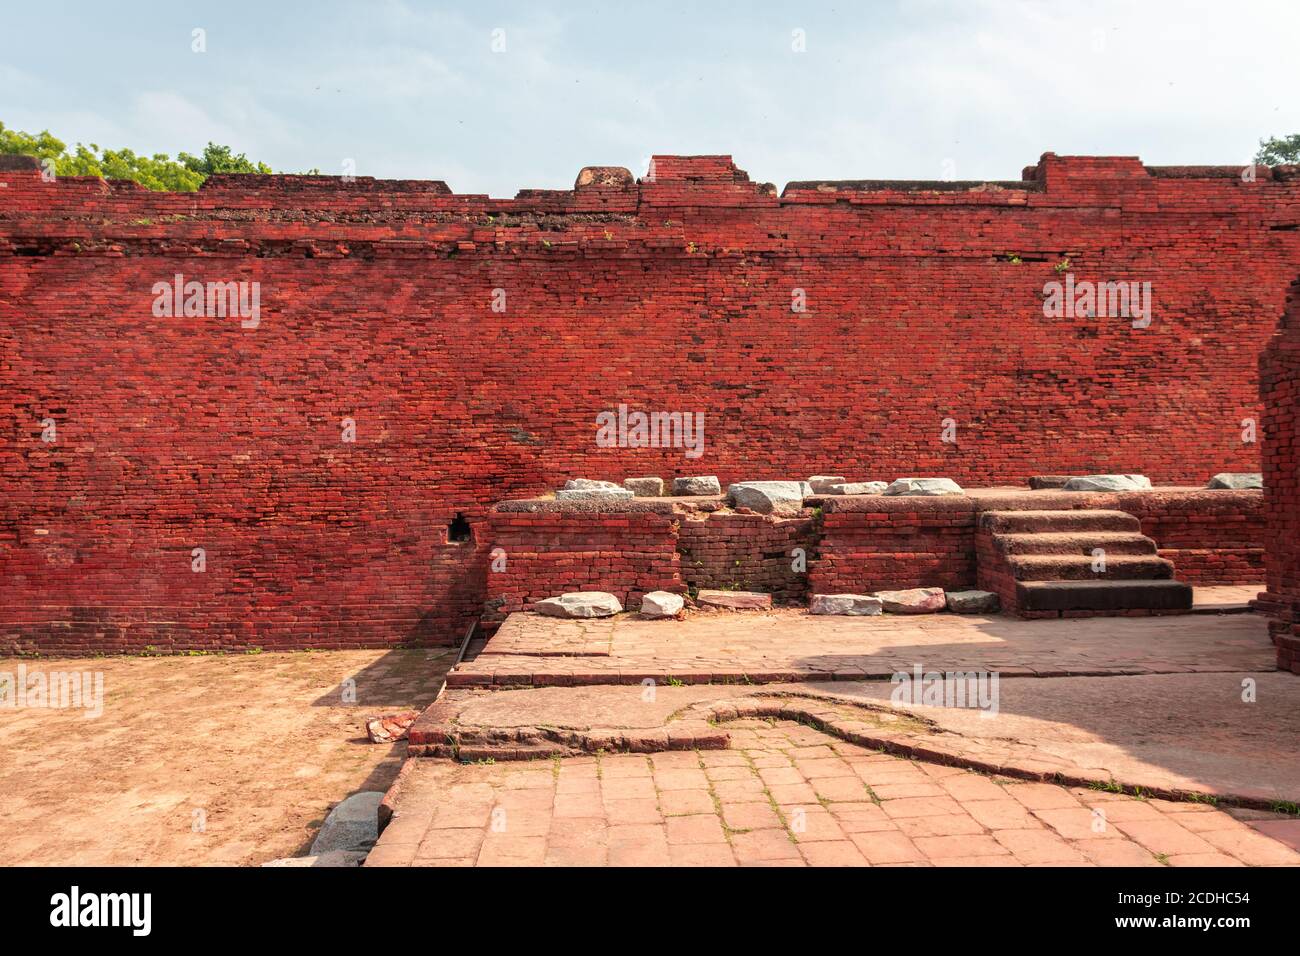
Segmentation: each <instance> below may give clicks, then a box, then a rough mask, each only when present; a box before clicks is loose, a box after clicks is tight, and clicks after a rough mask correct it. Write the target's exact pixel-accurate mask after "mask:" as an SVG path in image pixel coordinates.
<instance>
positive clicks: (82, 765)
mask: <svg viewBox="0 0 1300 956" xmlns="http://www.w3.org/2000/svg"><path fill="white" fill-rule="evenodd" d="M453 657H454V652H453V651H449V650H445V649H441V648H439V649H431V650H389V651H384V650H366V651H321V652H314V653H287V654H257V655H225V656H209V657H155V658H141V657H126V658H102V659H84V658H83V659H77V660H52V659H39V660H23V661H20V660H17V659H14V658H2V659H0V671H4V672H9V673H16V671H17V668H18V665H19V664H24V665H25V666H26V668H27V669H28V671H33V670H42V671H46V672H49V671H56V670H61V671H83V670H89V671H96V672H102V673H103V675H104V698H105V703H104V710H103V715H102V716H100V717H98V718H90V717H87V716H86V715H85V713H84V712H83V711H79V710H57V709H48V708H41V709H36V708H25V709H0V865H15V864H27V865H41V866H44V865H61V864H63V865H71V864H77V865H109V866H123V865H139V866H148V865H164V864H178V865H203V864H218V865H256V864H260V863H263V862H265V861H267V860H270V859H274V858H276V857H281V856H294V855H298V854H300V853H302V852H305V850H306V849H307V847H308V846H309V845H310V843H311V841H312V839H313V837H314V835H315V832H316V829H317V828H318V827H319V825H320V823H321V822H322V820H323V819H324V817H325V815H326V813H327V812H328V811H329V809H330V807H332V806H333V805H334V804H336V803H338V802H339V801H340V800H342V799H344V798H345V797H347V796H349V795H350V794H352V793H355V792H357V791H361V790H386V789H387V788H388V786H389V784H390V783H391V782H392V779H393V777H394V776H395V775H396V773H397V771H398V769H399V767H400V765H401V761H402V759H403V756H404V754H405V750H406V744H405V742H402V743H399V744H395V745H379V744H371V743H369V742H368V741H367V739H366V733H365V720H366V718H367V717H372V716H377V715H379V714H383V713H391V712H393V711H397V710H418V709H421V708H423V707H424V706H426V705H427V704H429V703H430V702H431V701H432V700H433V697H434V695H435V694H436V693H437V691H438V688H439V686H440V684H441V681H442V677H443V674H444V673H445V672H446V669H447V667H448V666H450V663H451V661H452V659H453ZM349 678H351V679H352V680H354V681H355V687H356V703H355V704H345V703H344V702H343V692H344V687H345V684H344V682H345V681H346V680H347V679H349Z"/></svg>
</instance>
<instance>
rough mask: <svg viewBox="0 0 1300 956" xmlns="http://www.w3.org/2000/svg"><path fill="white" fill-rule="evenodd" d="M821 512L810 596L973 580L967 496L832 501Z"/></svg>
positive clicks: (972, 516) (970, 583) (972, 522)
mask: <svg viewBox="0 0 1300 956" xmlns="http://www.w3.org/2000/svg"><path fill="white" fill-rule="evenodd" d="M826 508H827V511H826V513H825V514H824V515H823V518H822V522H823V523H822V539H821V541H820V542H819V544H818V545H817V549H818V559H817V561H816V562H814V563H813V565H812V566H811V568H810V572H811V573H810V575H809V577H810V586H811V590H812V592H813V593H814V594H864V593H866V592H869V591H876V590H889V589H896V588H913V587H942V588H949V589H961V588H965V587H972V586H974V584H975V506H974V504H973V503H972V502H971V501H970V499H968V498H962V497H956V498H864V499H857V500H845V501H831V500H828V501H827V503H826Z"/></svg>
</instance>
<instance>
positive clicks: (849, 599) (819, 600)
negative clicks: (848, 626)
mask: <svg viewBox="0 0 1300 956" xmlns="http://www.w3.org/2000/svg"><path fill="white" fill-rule="evenodd" d="M882 611H883V605H882V604H881V602H880V598H878V597H875V596H873V595H869V594H814V595H813V596H812V600H811V601H809V602H808V613H809V614H843V615H847V616H850V617H869V616H871V615H876V614H880V613H882Z"/></svg>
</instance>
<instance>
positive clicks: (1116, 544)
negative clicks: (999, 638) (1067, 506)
mask: <svg viewBox="0 0 1300 956" xmlns="http://www.w3.org/2000/svg"><path fill="white" fill-rule="evenodd" d="M975 549H976V557H977V563H978V571H977V574H978V579H979V587H981V588H983V589H984V590H986V591H993V592H995V593H996V594H997V595H998V597H999V598H1000V599H1001V601H1002V608H1003V610H1006V611H1010V612H1012V613H1014V614H1018V615H1020V616H1021V617H1085V616H1089V615H1128V614H1177V613H1182V612H1186V611H1190V610H1191V607H1192V589H1191V586H1190V585H1187V584H1183V583H1181V582H1179V581H1175V580H1173V577H1174V566H1173V565H1172V564H1171V563H1169V562H1168V561H1167V560H1165V559H1164V558H1162V557H1160V556H1159V555H1158V554H1157V553H1156V543H1155V542H1154V541H1152V540H1151V539H1150V538H1148V537H1146V536H1145V535H1143V534H1142V532H1141V525H1140V523H1139V522H1138V519H1137V518H1136V517H1134V516H1133V515H1131V514H1127V513H1126V512H1123V511H1101V510H1090V509H1079V510H1071V511H985V512H982V513H981V514H980V517H979V524H978V527H977V530H976V536H975ZM1098 549H1100V552H1101V553H1100V555H1098V554H1096V553H1095V552H1097V551H1098Z"/></svg>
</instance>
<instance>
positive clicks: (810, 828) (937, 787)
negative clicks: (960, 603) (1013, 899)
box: [366, 720, 1300, 866]
mask: <svg viewBox="0 0 1300 956" xmlns="http://www.w3.org/2000/svg"><path fill="white" fill-rule="evenodd" d="M729 729H731V730H732V731H733V744H732V746H733V749H731V750H725V751H678V752H671V753H660V754H653V755H639V754H617V755H600V756H595V757H573V758H565V759H556V760H548V761H537V762H511V763H499V764H470V765H463V764H456V763H452V762H449V761H444V760H434V759H426V760H419V761H416V762H415V763H414V764H413V765H412V766H411V767H410V770H409V776H408V777H407V779H406V781H405V784H404V786H403V789H402V791H401V796H400V798H399V800H398V812H397V815H396V816H395V817H394V819H393V822H392V823H391V824H390V825H389V827H388V829H387V830H386V831H385V832H384V835H383V837H382V838H381V840H380V842H379V845H378V846H377V847H376V848H375V850H374V851H373V852H372V853H371V854H370V857H369V859H368V860H367V861H366V865H367V866H407V865H419V866H473V865H479V866H494V865H511V866H535V865H594V866H602V865H609V866H668V865H673V866H692V865H719V866H734V865H737V864H740V865H756V866H805V865H813V866H842V865H856V866H866V865H871V866H930V865H935V866H954V865H977V866H1093V865H1096V866H1132V865H1137V866H1195V865H1225V866H1239V865H1261V866H1272V865H1297V864H1300V853H1297V852H1296V850H1295V849H1293V848H1292V846H1294V845H1300V820H1297V819H1295V818H1286V817H1281V816H1278V815H1272V814H1263V813H1258V812H1256V813H1252V814H1240V815H1242V816H1246V817H1251V818H1252V819H1237V818H1236V817H1235V816H1233V815H1230V814H1229V813H1227V812H1224V811H1221V810H1217V809H1215V808H1213V807H1211V806H1208V805H1206V804H1199V803H1169V802H1166V801H1161V800H1140V799H1136V798H1133V797H1128V796H1122V795H1119V794H1113V793H1107V792H1105V791H1093V790H1085V789H1074V788H1071V789H1067V788H1064V787H1059V786H1055V785H1051V784H1041V783H1023V782H1018V781H1013V780H1008V779H1000V778H994V777H988V776H982V775H980V774H976V773H972V772H969V771H965V770H960V769H955V768H949V767H941V766H936V765H932V764H926V763H918V762H913V761H908V760H903V759H900V758H896V757H890V756H886V755H882V754H878V753H874V752H872V751H868V750H864V749H863V748H860V747H856V746H854V745H852V744H847V743H843V742H841V741H838V740H835V739H833V738H829V737H827V736H826V735H824V734H822V733H820V732H818V731H816V730H813V729H811V728H808V727H804V726H802V725H800V724H795V723H791V722H785V721H764V720H745V721H739V722H736V723H734V724H731V725H730V728H729ZM1265 833H1267V834H1268V835H1265ZM1288 843H1290V844H1291V846H1288Z"/></svg>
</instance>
